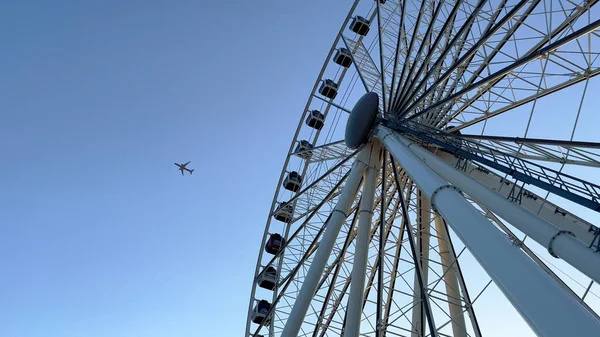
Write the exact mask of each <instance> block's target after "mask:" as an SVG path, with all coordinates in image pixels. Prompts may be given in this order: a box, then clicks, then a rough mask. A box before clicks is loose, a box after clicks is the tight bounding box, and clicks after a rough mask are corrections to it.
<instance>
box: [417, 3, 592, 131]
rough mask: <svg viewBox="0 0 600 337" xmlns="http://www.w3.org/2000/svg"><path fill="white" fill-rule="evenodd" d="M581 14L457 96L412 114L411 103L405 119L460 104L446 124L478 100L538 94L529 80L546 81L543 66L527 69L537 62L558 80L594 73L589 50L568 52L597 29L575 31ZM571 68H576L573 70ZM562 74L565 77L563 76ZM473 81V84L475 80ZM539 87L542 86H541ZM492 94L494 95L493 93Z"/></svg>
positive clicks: (587, 25)
mask: <svg viewBox="0 0 600 337" xmlns="http://www.w3.org/2000/svg"><path fill="white" fill-rule="evenodd" d="M585 11H586V10H585V9H582V10H581V11H580V12H578V13H577V15H575V14H573V15H571V16H569V17H568V18H567V19H566V20H565V23H563V24H561V25H559V27H557V28H556V29H555V30H554V31H553V32H551V33H550V34H549V36H545V37H544V38H543V39H542V40H541V41H540V42H539V43H538V44H536V45H535V46H534V47H533V48H532V49H531V50H530V51H529V52H527V53H526V54H525V55H524V56H522V57H520V58H518V59H515V61H514V62H512V63H511V64H509V65H508V66H505V67H504V68H502V69H499V70H497V71H495V72H493V73H492V74H490V75H488V76H486V77H484V78H479V74H477V73H476V74H474V76H473V78H472V79H473V80H474V81H473V82H471V84H469V85H466V86H464V87H463V88H462V89H460V90H458V91H457V92H455V93H453V94H450V95H449V96H448V97H446V98H444V99H442V100H440V101H438V102H436V103H435V104H433V105H431V106H429V107H427V108H424V109H423V110H421V111H418V112H415V111H416V110H414V108H415V107H416V105H417V104H416V103H417V102H415V103H412V105H411V106H409V107H408V108H407V109H406V110H407V111H408V112H409V113H410V115H407V116H409V117H408V118H409V119H415V118H416V117H418V116H420V115H422V114H424V113H427V112H434V111H438V110H439V109H442V108H444V107H445V106H447V104H449V103H452V104H455V103H456V102H457V101H458V102H460V103H462V104H459V108H458V109H457V110H456V111H454V112H452V114H451V115H449V116H448V117H447V118H446V120H448V121H449V120H451V119H452V118H455V117H456V116H457V115H458V114H459V113H461V112H462V111H464V110H465V109H466V108H468V107H472V106H476V107H479V106H481V105H482V104H479V105H478V104H476V103H475V102H477V101H478V100H479V99H482V100H484V104H483V105H484V106H485V102H488V101H495V99H496V98H500V96H499V93H500V92H502V91H503V90H513V91H519V92H524V93H527V92H530V91H532V90H535V91H536V92H537V91H539V88H536V87H534V85H535V83H538V82H539V81H533V79H537V80H540V79H542V78H544V79H545V80H548V79H549V78H548V76H544V74H545V72H546V69H545V67H544V65H543V64H542V65H539V66H538V68H537V69H533V70H531V69H530V68H531V67H534V65H535V62H534V61H537V60H540V59H546V60H548V61H552V64H553V67H552V69H553V71H556V72H558V73H557V75H555V76H556V77H557V78H559V79H560V78H562V77H567V78H568V77H577V76H583V75H585V73H586V72H594V71H596V70H597V64H596V65H595V64H593V62H594V61H596V63H597V58H594V59H593V60H591V62H592V63H590V59H589V57H587V54H589V53H592V52H591V50H590V51H588V52H587V53H580V52H571V50H573V49H575V50H577V49H578V48H579V45H580V40H585V39H587V38H593V37H595V34H593V32H594V31H595V30H597V29H598V28H599V27H600V20H596V21H593V22H591V23H589V24H586V25H584V26H583V27H581V28H578V29H576V30H575V27H574V26H573V25H574V21H575V20H576V19H577V18H579V17H581V15H582V14H583V13H584V12H585ZM562 33H566V34H562ZM561 35H562V37H560V36H561ZM557 36H558V37H559V38H558V39H557V40H555V41H554V42H551V43H548V42H550V39H551V38H555V37H557ZM547 43H548V44H547ZM561 54H562V55H561ZM557 55H558V56H557ZM567 55H568V56H567ZM577 55H579V57H577ZM489 61H490V62H488V64H489V63H491V60H489ZM573 64H575V65H576V66H575V67H574V66H573ZM540 68H541V69H540ZM538 69H540V70H538ZM582 69H583V71H582ZM565 71H566V73H564V72H565ZM476 77H477V80H475V78H476ZM542 84H545V83H544V82H542ZM546 85H547V84H546ZM521 87H523V88H521ZM493 90H497V91H496V92H494V91H493ZM485 94H490V95H491V96H492V98H487V99H485V97H486V95H485ZM469 95H471V96H469ZM519 96H520V97H519V99H520V98H521V97H522V96H523V95H522V94H520V95H519ZM499 102H500V103H499V104H501V103H502V102H503V100H499ZM510 102H511V101H509V103H510Z"/></svg>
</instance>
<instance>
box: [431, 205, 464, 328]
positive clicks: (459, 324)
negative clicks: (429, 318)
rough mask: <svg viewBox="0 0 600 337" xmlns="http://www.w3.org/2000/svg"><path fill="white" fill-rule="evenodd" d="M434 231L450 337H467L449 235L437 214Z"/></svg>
mask: <svg viewBox="0 0 600 337" xmlns="http://www.w3.org/2000/svg"><path fill="white" fill-rule="evenodd" d="M435 230H436V232H437V234H438V235H437V237H438V247H439V251H440V260H441V261H440V263H441V264H442V272H443V273H444V283H445V284H446V294H447V296H448V307H449V309H450V310H449V311H450V319H451V320H452V336H454V337H467V328H466V324H465V316H464V313H463V310H462V306H461V301H460V298H461V297H460V292H459V287H458V275H457V272H456V261H455V259H454V256H452V255H451V253H450V248H449V245H450V242H449V240H448V236H449V235H450V233H448V231H447V230H446V226H444V221H443V220H442V217H441V216H439V214H436V215H435Z"/></svg>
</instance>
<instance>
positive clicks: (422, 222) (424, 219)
mask: <svg viewBox="0 0 600 337" xmlns="http://www.w3.org/2000/svg"><path fill="white" fill-rule="evenodd" d="M417 193H418V195H419V196H418V199H417V210H418V213H417V235H416V237H415V241H416V242H415V248H416V249H415V251H416V253H417V254H418V256H415V261H418V263H419V264H420V265H421V270H422V272H421V277H422V279H423V287H424V288H421V282H419V275H418V274H417V273H415V277H414V285H413V289H414V290H415V293H414V296H415V297H414V299H413V309H412V325H413V331H412V333H411V336H412V337H419V336H424V335H425V334H424V331H425V312H424V305H423V299H424V297H423V294H424V293H427V284H428V279H429V277H428V276H429V241H430V238H431V230H430V226H431V224H430V221H431V207H430V203H429V200H428V199H427V197H426V196H425V195H424V194H423V192H421V191H418V192H417Z"/></svg>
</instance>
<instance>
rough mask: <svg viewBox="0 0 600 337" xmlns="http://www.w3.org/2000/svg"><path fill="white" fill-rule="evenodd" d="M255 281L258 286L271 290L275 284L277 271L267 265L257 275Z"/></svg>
mask: <svg viewBox="0 0 600 337" xmlns="http://www.w3.org/2000/svg"><path fill="white" fill-rule="evenodd" d="M256 283H257V284H258V286H259V287H261V288H265V289H269V290H273V289H275V285H276V284H277V271H276V270H275V268H273V267H272V266H268V267H267V268H265V269H264V270H263V272H262V273H261V274H260V275H259V276H258V278H257V280H256Z"/></svg>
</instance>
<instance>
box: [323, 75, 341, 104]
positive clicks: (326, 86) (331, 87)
mask: <svg viewBox="0 0 600 337" xmlns="http://www.w3.org/2000/svg"><path fill="white" fill-rule="evenodd" d="M338 88H339V86H338V84H337V83H335V82H334V81H333V80H330V79H326V80H325V81H323V83H321V87H320V88H319V93H320V94H321V95H323V96H325V97H327V98H331V99H334V98H335V96H337V92H338Z"/></svg>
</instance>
